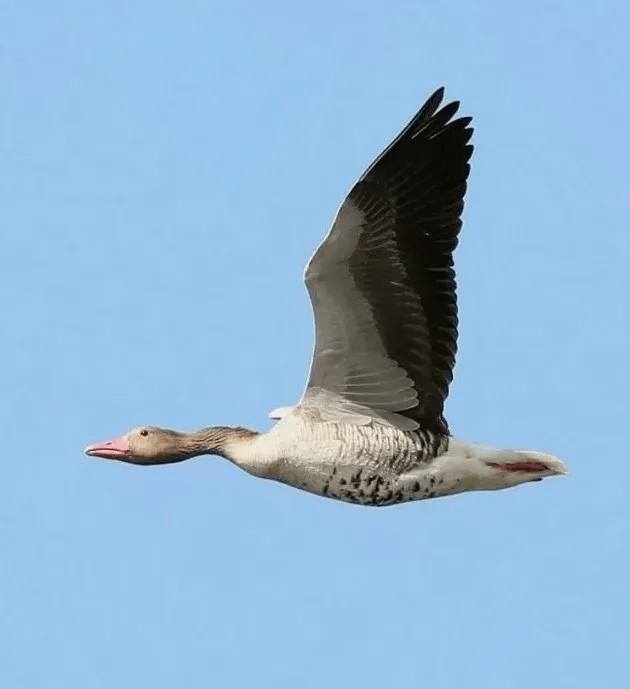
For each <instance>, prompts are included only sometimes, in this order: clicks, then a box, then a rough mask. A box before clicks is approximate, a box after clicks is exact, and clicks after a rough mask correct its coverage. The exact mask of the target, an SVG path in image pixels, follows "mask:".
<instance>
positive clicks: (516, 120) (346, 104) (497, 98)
mask: <svg viewBox="0 0 630 689" xmlns="http://www.w3.org/2000/svg"><path fill="white" fill-rule="evenodd" d="M629 35H630V12H629V10H628V7H627V2H625V0H618V1H617V2H613V1H611V0H608V1H606V0H603V1H602V2H597V3H579V2H575V1H573V0H571V1H570V0H559V1H557V2H552V3H549V2H547V1H543V0H532V1H531V2H527V3H519V4H518V6H517V5H515V4H514V3H505V2H499V1H495V2H475V3H472V2H464V0H456V1H455V2H451V3H445V2H437V1H432V2H415V1H413V2H412V1H411V0H409V1H406V2H405V1H403V0H388V2H379V3H374V4H371V3H369V2H365V1H363V2H339V3H338V2H332V1H331V0H323V1H322V2H317V3H314V4H313V3H311V4H310V5H309V6H308V7H306V6H305V5H304V3H295V2H288V1H286V0H283V1H279V0H270V1H269V2H265V3H263V4H261V3H258V4H257V3H254V2H244V1H243V0H240V1H237V2H230V3H228V2H225V3H213V2H201V1H200V2H193V1H192V0H183V1H182V2H179V3H165V2H148V1H144V2H127V1H126V0H125V1H123V0H117V1H112V2H106V3H97V2H91V3H87V2H79V1H78V0H69V1H62V0H60V1H59V2H44V1H43V0H39V1H32V2H19V1H18V0H9V1H8V2H4V3H2V8H1V9H0V50H1V51H2V52H1V55H0V84H1V87H0V90H1V93H2V95H1V100H2V104H1V106H0V232H1V235H2V244H1V271H0V301H1V303H0V307H1V323H2V325H1V329H2V336H1V338H0V356H1V360H2V364H1V368H0V376H1V378H0V427H1V429H2V443H1V445H2V448H1V452H2V467H3V468H2V479H1V481H0V485H1V489H0V490H1V497H0V591H1V593H0V686H2V687H7V689H13V688H16V689H18V688H19V689H31V688H35V687H38V688H39V687H42V688H45V689H56V688H57V687H59V688H63V689H78V688H81V689H84V688H86V687H89V688H90V689H111V688H112V687H121V688H123V689H124V688H125V687H151V688H152V689H163V688H167V687H168V688H171V687H178V686H181V687H191V688H196V687H257V688H261V689H266V688H269V689H271V688H273V689H284V688H289V687H290V688H291V689H295V688H296V687H299V688H300V689H315V688H317V689H320V688H321V687H348V688H353V687H377V686H382V687H431V688H432V689H451V688H457V689H461V688H462V687H466V689H531V687H539V688H542V689H545V688H547V687H549V688H553V689H564V688H566V689H576V688H582V687H584V688H588V689H592V688H593V687H597V686H611V687H622V686H625V685H626V683H627V682H628V674H629V672H628V665H627V656H628V643H629V642H628V616H629V614H630V605H629V593H628V591H629V584H628V581H629V575H630V572H629V567H628V542H629V538H630V529H629V522H630V520H629V508H628V497H627V495H628V491H629V489H630V470H629V466H630V456H629V451H630V443H629V442H628V413H629V409H630V404H629V399H628V389H629V387H630V373H629V366H628V349H629V347H630V321H629V317H628V311H629V296H628V295H629V290H630V275H629V272H630V271H629V265H630V234H629V232H630V231H629V229H628V225H629V218H630V194H629V191H630V184H629V173H628V158H629V156H630V145H629V143H628V124H627V121H628V109H629V106H630V97H629V95H628V85H629V81H628V74H629V73H630V57H629V53H628V49H627V47H626V42H627V40H628V36H629ZM442 84H445V85H446V87H447V96H448V97H449V98H458V99H461V101H462V104H463V106H462V111H463V112H464V113H465V114H471V115H473V116H474V118H475V126H476V133H475V144H476V153H475V156H474V160H473V171H472V177H471V183H470V186H469V193H468V196H467V202H468V203H467V208H466V216H465V228H464V231H463V234H462V241H461V244H460V248H459V250H458V254H457V266H458V275H459V283H460V288H461V292H460V308H461V338H460V355H459V360H458V367H457V370H456V379H455V384H454V385H453V387H452V395H451V397H450V399H449V402H448V407H447V412H448V418H449V420H450V423H451V428H452V430H453V432H454V433H455V434H456V435H458V436H460V437H462V438H467V439H470V440H476V441H479V442H486V443H489V444H495V445H499V446H516V447H522V448H530V449H541V450H546V451H549V452H552V453H555V454H557V455H559V456H560V457H562V458H563V459H564V460H565V461H567V463H568V464H569V465H570V468H571V474H570V476H569V477H568V478H566V479H555V480H548V481H545V482H543V483H539V484H534V485H530V486H524V487H521V488H518V489H514V490H510V491H504V492H500V493H478V494H469V495H463V496H459V497H456V498H448V499H442V500H437V501H429V502H426V503H417V504H412V505H406V506H402V507H396V508H384V509H380V510H379V509H364V508H358V507H354V506H350V505H345V504H341V503H336V502H333V501H329V500H324V499H321V498H315V497H313V496H311V495H308V494H306V493H302V492H299V491H296V490H292V489H289V488H287V487H284V486H282V485H276V484H272V483H267V482H264V481H261V480H256V479H253V478H251V477H249V476H248V475H246V474H245V473H242V472H240V471H239V470H237V469H236V468H235V467H233V466H231V465H229V464H228V463H226V462H223V461H221V460H218V459H214V458H201V459H198V460H195V461H190V462H188V463H184V464H180V465H174V466H169V467H157V468H149V469H143V468H138V467H133V466H127V465H123V464H120V463H115V462H106V461H98V460H94V459H89V458H87V457H85V456H83V454H82V450H83V447H84V446H85V445H86V444H88V443H89V442H95V441H98V440H103V439H106V438H108V437H111V436H115V435H117V434H119V433H121V432H123V431H125V430H126V429H127V428H129V427H131V426H136V425H140V424H144V423H151V424H159V425H165V426H169V427H174V428H180V429H192V428H197V427H200V426H204V425H210V424H234V425H241V424H242V425H247V426H251V427H253V428H258V429H264V428H266V427H268V424H269V422H268V421H267V419H266V415H267V413H268V411H269V410H270V409H272V408H274V407H276V406H279V405H284V404H291V403H293V402H295V401H296V400H297V399H298V398H299V395H300V393H301V390H302V386H303V383H304V379H305V376H306V371H307V367H308V363H309V360H310V353H311V346H312V322H311V312H310V306H309V302H308V298H307V295H306V292H305V290H304V288H303V285H302V270H303V265H304V263H305V261H306V260H307V258H308V257H309V256H310V254H311V252H312V250H313V249H314V248H315V246H316V245H317V244H318V242H319V241H320V238H321V237H322V235H323V234H324V232H325V231H326V230H327V228H328V225H329V223H330V221H331V219H332V216H333V213H334V211H335V209H336V207H337V205H338V203H339V202H340V201H341V199H342V197H343V195H344V194H345V193H346V191H347V189H348V188H349V187H350V185H351V184H352V183H353V182H354V180H355V179H356V177H357V176H358V175H359V174H360V172H361V171H362V170H363V168H364V167H365V166H366V165H367V164H368V163H369V162H370V161H371V160H372V159H373V157H374V156H375V155H376V154H377V153H378V152H379V151H380V149H381V148H382V147H383V146H384V145H385V144H387V143H388V142H389V140H390V139H391V137H393V136H394V135H395V134H396V133H397V131H398V130H399V128H400V127H401V126H402V125H403V124H404V123H405V122H406V121H407V120H408V118H409V117H410V116H411V115H412V114H413V112H414V111H415V109H416V108H417V107H418V106H419V105H420V104H421V103H422V102H423V101H424V100H425V98H426V97H427V96H428V95H429V94H430V93H431V92H432V91H433V90H434V89H435V88H436V87H438V86H440V85H442Z"/></svg>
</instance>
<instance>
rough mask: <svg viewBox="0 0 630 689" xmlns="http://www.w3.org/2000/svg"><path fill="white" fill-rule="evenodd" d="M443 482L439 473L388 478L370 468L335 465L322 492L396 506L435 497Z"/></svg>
mask: <svg viewBox="0 0 630 689" xmlns="http://www.w3.org/2000/svg"><path fill="white" fill-rule="evenodd" d="M441 483H442V479H441V478H440V477H436V476H422V477H420V476H418V477H417V478H415V477H414V476H411V475H407V476H405V475H403V476H394V477H386V476H383V475H381V474H379V473H375V472H374V471H371V470H370V469H367V468H364V469H356V470H353V471H347V470H343V469H342V470H341V471H340V470H339V469H337V468H335V469H333V470H332V472H331V473H330V478H329V479H328V480H327V481H326V482H325V484H324V486H323V488H322V491H321V495H323V496H325V497H329V498H336V499H337V500H343V501H344V502H352V503H355V504H359V505H374V506H379V505H382V506H384V505H396V504H398V503H401V502H409V501H411V500H423V499H426V498H433V497H435V496H436V495H437V487H438V486H439V485H440V484H441Z"/></svg>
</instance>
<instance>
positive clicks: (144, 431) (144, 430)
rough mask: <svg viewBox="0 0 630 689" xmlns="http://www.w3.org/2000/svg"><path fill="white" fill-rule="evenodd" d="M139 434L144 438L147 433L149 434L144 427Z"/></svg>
mask: <svg viewBox="0 0 630 689" xmlns="http://www.w3.org/2000/svg"><path fill="white" fill-rule="evenodd" d="M140 435H141V436H143V437H145V438H146V437H147V435H149V431H147V429H146V428H143V429H142V430H141V431H140Z"/></svg>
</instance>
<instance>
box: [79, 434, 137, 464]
mask: <svg viewBox="0 0 630 689" xmlns="http://www.w3.org/2000/svg"><path fill="white" fill-rule="evenodd" d="M85 454H86V455H90V457H104V458H105V459H120V458H121V457H126V456H127V455H128V454H129V441H128V440H127V439H126V438H116V439H115V440H107V441H106V442H104V443H96V444H95V445H88V447H86V448H85Z"/></svg>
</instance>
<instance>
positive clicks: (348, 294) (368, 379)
mask: <svg viewBox="0 0 630 689" xmlns="http://www.w3.org/2000/svg"><path fill="white" fill-rule="evenodd" d="M443 96H444V89H439V90H438V91H436V92H435V93H434V94H433V95H432V96H431V97H430V98H429V99H428V100H427V102H426V103H425V104H424V105H423V106H422V108H421V109H420V110H419V112H418V113H417V114H416V115H415V117H414V118H413V119H412V120H411V122H410V123H409V124H408V125H407V126H406V127H405V128H404V129H403V131H402V132H401V133H400V134H399V135H398V137H397V138H396V139H395V140H394V141H393V142H392V143H391V144H390V146H389V147H388V148H387V149H385V151H384V152H383V153H382V154H381V155H380V156H379V157H378V158H377V159H376V161H375V162H374V163H373V164H372V165H371V166H370V167H369V168H368V169H367V171H366V172H365V173H364V174H363V175H362V176H361V178H360V179H359V181H358V182H357V183H356V184H355V185H354V187H353V188H352V190H351V191H350V193H349V194H348V196H347V197H346V199H345V201H344V202H343V204H342V205H341V207H340V209H339V211H338V213H337V216H336V218H335V221H334V223H333V225H332V227H331V229H330V231H329V233H328V235H327V236H326V238H325V239H324V241H323V242H322V244H321V245H320V246H319V248H318V249H317V251H316V252H315V254H314V255H313V257H312V259H311V260H310V262H309V264H308V266H307V269H306V273H305V282H306V286H307V288H308V292H309V295H310V297H311V301H312V305H313V310H314V316H315V349H314V354H313V361H312V364H311V371H310V377H309V380H308V383H307V386H306V390H305V392H304V395H303V398H302V401H301V405H300V406H301V407H302V408H305V407H316V408H317V409H318V410H319V412H320V413H321V414H322V416H323V417H324V418H326V419H339V418H344V419H346V420H351V421H354V422H355V423H359V424H364V423H370V422H372V421H379V422H381V423H386V424H391V425H394V426H397V427H399V428H401V429H407V430H412V429H416V428H419V427H422V428H425V429H427V430H432V431H434V432H447V430H448V429H447V424H446V421H445V419H444V416H443V407H444V401H445V399H446V397H447V395H448V388H449V384H450V382H451V380H452V378H453V366H454V363H455V354H456V350H457V323H458V320H457V298H456V285H455V272H454V270H453V251H454V249H455V247H456V245H457V241H458V235H459V231H460V228H461V225H462V222H461V215H462V211H463V208H464V194H465V192H466V181H467V178H468V174H469V170H470V165H469V160H470V157H471V155H472V150H473V147H472V146H471V145H469V144H468V142H469V140H470V138H471V136H472V131H473V130H472V128H471V127H470V126H469V125H470V122H471V118H469V117H462V118H459V119H453V117H454V115H455V113H456V112H457V110H458V107H459V103H458V102H453V103H450V104H448V105H445V106H444V107H442V108H440V104H441V102H442V99H443Z"/></svg>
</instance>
